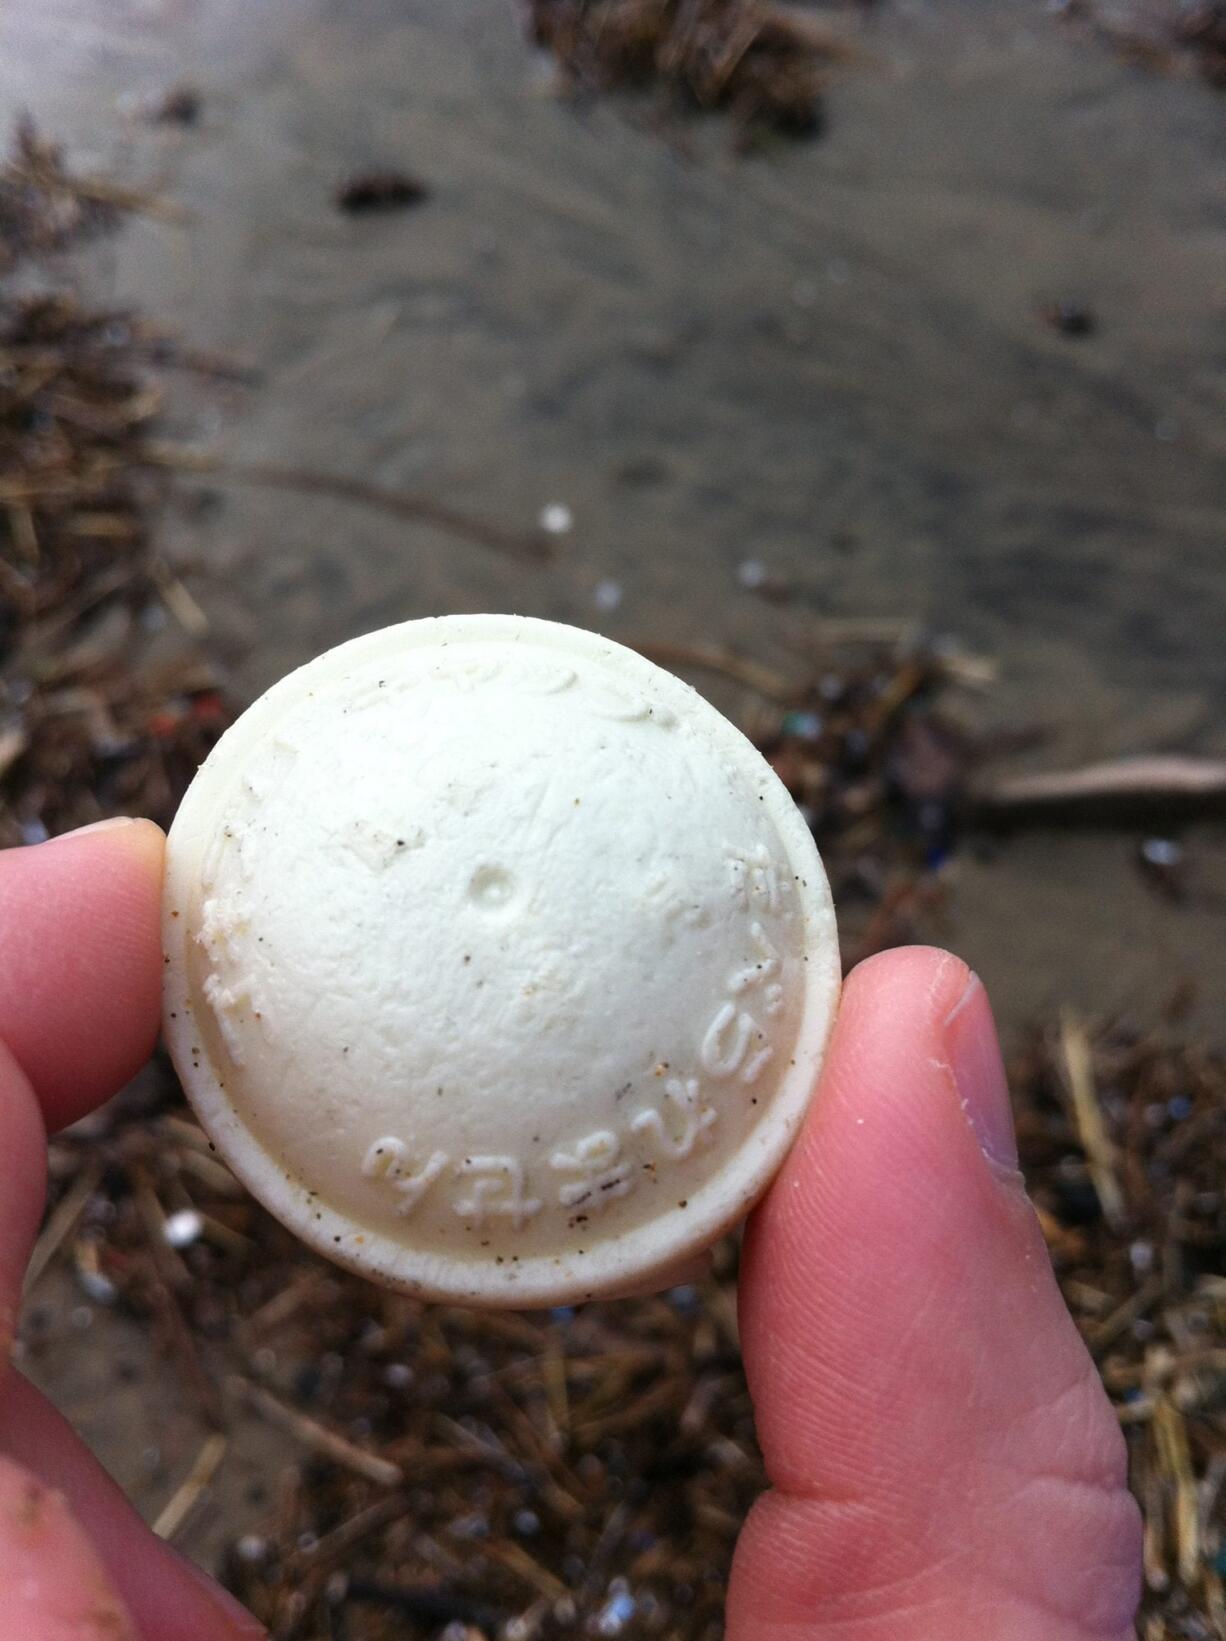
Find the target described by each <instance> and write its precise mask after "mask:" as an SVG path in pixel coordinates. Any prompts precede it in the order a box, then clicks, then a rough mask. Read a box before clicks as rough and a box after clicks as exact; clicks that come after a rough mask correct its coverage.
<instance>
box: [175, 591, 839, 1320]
mask: <svg viewBox="0 0 1226 1641" xmlns="http://www.w3.org/2000/svg"><path fill="white" fill-rule="evenodd" d="M164 930H165V943H166V970H165V973H166V1007H165V1028H166V1037H167V1040H168V1042H169V1045H170V1050H171V1053H172V1055H173V1056H174V1061H175V1064H176V1066H177V1067H178V1070H179V1074H180V1076H181V1077H182V1080H183V1085H184V1087H185V1088H186V1090H187V1093H188V1096H189V1098H190V1099H191V1101H192V1104H193V1105H194V1106H195V1108H196V1111H197V1113H198V1115H199V1117H200V1120H201V1121H202V1123H203V1124H204V1126H205V1128H206V1129H207V1130H208V1133H209V1135H210V1137H211V1138H212V1140H213V1142H214V1143H215V1144H216V1146H217V1149H218V1150H219V1151H220V1153H221V1154H222V1156H223V1157H224V1158H225V1160H226V1161H227V1162H228V1163H229V1164H230V1166H231V1167H232V1168H233V1169H234V1172H235V1173H236V1174H237V1175H238V1176H239V1178H240V1179H242V1180H243V1181H245V1183H246V1184H247V1186H248V1187H249V1188H250V1189H251V1191H252V1192H253V1193H254V1194H255V1195H256V1196H257V1197H258V1198H259V1199H260V1200H261V1201H262V1202H263V1203H264V1204H265V1205H266V1206H267V1207H268V1208H269V1209H271V1211H272V1212H273V1213H274V1214H276V1215H277V1216H278V1218H280V1219H281V1220H282V1221H284V1223H285V1224H286V1225H288V1226H289V1227H290V1228H291V1229H292V1230H294V1231H296V1232H297V1233H298V1235H299V1236H301V1237H302V1238H303V1239H304V1240H305V1241H306V1242H308V1243H310V1244H312V1245H313V1246H314V1247H316V1248H317V1249H319V1251H320V1252H321V1253H325V1254H327V1255H329V1256H330V1257H331V1258H333V1259H336V1260H339V1261H340V1262H341V1263H342V1264H345V1265H348V1266H350V1267H352V1268H353V1269H354V1270H357V1271H359V1272H361V1274H362V1275H364V1276H368V1277H372V1278H375V1279H377V1280H379V1281H382V1282H386V1283H389V1284H391V1285H393V1286H395V1287H398V1288H402V1289H404V1290H406V1291H408V1292H410V1293H414V1294H417V1295H420V1296H422V1297H426V1298H438V1299H446V1300H449V1301H452V1302H456V1303H471V1304H483V1305H504V1306H545V1305H556V1304H563V1303H572V1302H575V1301H578V1300H582V1299H588V1298H593V1297H599V1296H609V1295H613V1294H616V1293H619V1292H622V1291H625V1290H627V1289H630V1288H635V1287H643V1286H649V1285H651V1284H652V1283H653V1282H656V1283H663V1282H666V1281H667V1280H668V1278H669V1275H670V1272H673V1271H675V1270H676V1269H677V1268H678V1267H679V1266H680V1265H681V1264H682V1263H683V1262H684V1261H685V1260H687V1259H689V1258H691V1257H692V1256H693V1255H695V1254H697V1253H698V1252H700V1251H701V1250H702V1249H703V1248H705V1247H706V1246H707V1245H708V1244H710V1243H711V1242H712V1241H713V1240H714V1239H715V1238H716V1237H717V1236H719V1235H720V1234H721V1233H722V1232H723V1231H725V1230H726V1229H728V1228H729V1227H730V1226H731V1225H733V1224H735V1223H736V1222H737V1221H738V1220H739V1219H740V1218H741V1217H742V1216H743V1215H744V1214H745V1212H746V1211H747V1210H748V1208H749V1207H750V1206H751V1205H752V1203H753V1202H754V1200H755V1198H757V1197H758V1196H759V1195H760V1194H761V1192H762V1191H763V1190H764V1189H765V1187H766V1185H767V1184H768V1183H769V1181H770V1179H771V1177H772V1175H773V1174H774V1173H775V1171H776V1169H777V1168H778V1166H779V1164H780V1162H781V1161H782V1159H783V1156H784V1154H785V1152H786V1151H787V1149H788V1146H789V1145H790V1143H791V1141H792V1139H793V1138H794V1136H795V1134H796V1131H797V1128H798V1126H799V1124H800V1121H801V1118H802V1116H803V1114H804V1111H805V1107H806V1105H807V1103H808V1100H809V1097H810V1095H811V1093H812V1091H813V1088H814V1084H815V1082H816V1079H817V1073H818V1070H819V1067H820V1064H821V1060H822V1055H823V1052H824V1049H825V1046H826V1040H827V1037H828V1035H829V1032H830V1027H831V1023H832V1020H833V1016H834V1011H835V1007H836V1004H837V999H838V992H839V960H838V947H837V937H836V932H835V923H834V912H833V908H832V906H831V902H830V892H829V888H828V886H827V883H826V878H825V874H824V873H823V871H822V867H821V862H820V861H819V859H818V855H817V851H816V849H815V847H814V844H813V840H812V838H811V836H810V835H809V832H808V829H807V828H806V826H805V824H804V822H803V820H802V819H801V817H800V815H799V813H798V811H797V810H796V808H795V806H794V804H793V803H792V801H791V799H790V798H789V797H788V795H787V793H786V791H785V790H784V788H783V786H782V785H781V784H780V782H779V781H778V779H777V778H776V776H775V775H774V773H773V772H772V771H771V769H770V768H769V767H768V765H767V764H766V763H765V761H764V760H763V759H762V758H761V756H760V755H759V754H758V753H757V752H756V751H755V750H754V748H753V747H752V746H751V745H750V744H749V742H748V741H747V740H746V739H745V738H744V736H742V735H741V733H740V732H739V731H738V730H737V729H735V728H734V727H733V726H732V725H731V724H730V723H729V722H728V721H727V719H725V718H723V717H722V716H721V715H720V714H719V713H718V712H717V711H716V710H715V709H714V707H712V706H710V705H709V704H708V703H707V702H706V701H705V700H703V698H702V697H701V696H700V695H698V694H697V693H696V692H695V691H694V690H692V689H691V688H690V687H689V686H688V685H686V684H683V683H682V682H681V681H680V680H679V679H677V678H674V677H673V676H672V675H671V674H670V673H667V672H664V671H662V670H661V669H660V668H659V667H656V666H654V665H653V664H652V663H651V662H649V661H646V660H644V659H643V657H642V656H640V655H637V654H635V653H634V652H633V651H631V650H627V649H624V648H622V647H621V646H620V645H617V644H614V643H611V642H610V641H609V640H608V639H605V638H601V637H598V636H596V635H595V634H593V633H588V632H582V631H579V630H577V629H575V628H572V627H564V626H558V625H555V624H553V623H551V622H546V621H532V620H527V619H523V618H520V617H515V616H495V615H489V616H448V617H442V618H439V619H436V620H427V621H412V622H408V623H407V624H405V625H403V626H398V627H389V628H387V629H386V630H384V631H382V632H376V633H371V634H369V635H368V636H367V637H365V638H359V639H355V640H354V641H353V642H352V643H348V644H343V645H342V646H341V647H340V648H339V649H335V650H331V651H329V653H328V654H326V655H323V656H320V657H319V659H318V660H315V661H313V662H311V663H310V664H309V665H308V666H305V667H303V668H301V669H300V670H299V671H298V672H295V673H292V674H291V675H290V676H289V677H287V678H284V679H282V680H281V682H280V683H279V684H276V685H275V686H274V687H273V688H272V689H271V690H269V691H268V693H267V694H266V695H264V696H263V697H262V698H261V699H260V700H259V701H257V702H256V704H255V705H254V706H253V707H251V709H250V710H249V711H248V712H246V713H244V714H243V716H242V717H241V718H240V719H239V720H238V722H237V723H236V724H235V725H234V726H233V728H231V729H230V730H229V731H228V733H227V734H226V735H225V736H224V737H223V738H222V740H221V741H220V742H219V744H218V745H217V747H216V748H215V750H214V751H213V753H212V755H211V756H210V757H209V759H208V761H207V762H206V763H205V764H204V765H203V767H202V768H201V770H200V772H199V774H198V775H197V777H196V779H195V781H194V782H193V783H192V786H191V789H190V790H189V792H188V794H187V796H186V798H185V799H184V801H183V804H182V807H181V808H180V810H179V813H178V817H177V819H176V820H175V823H174V826H173V828H172V830H171V833H170V846H169V866H168V877H167V886H166V899H165V916H164Z"/></svg>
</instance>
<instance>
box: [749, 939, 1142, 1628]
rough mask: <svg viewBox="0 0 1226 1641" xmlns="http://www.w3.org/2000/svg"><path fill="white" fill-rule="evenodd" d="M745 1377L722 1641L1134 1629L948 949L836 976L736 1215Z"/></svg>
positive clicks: (1048, 1290)
mask: <svg viewBox="0 0 1226 1641" xmlns="http://www.w3.org/2000/svg"><path fill="white" fill-rule="evenodd" d="M741 1315H742V1334H743V1343H744V1349H745V1359H746V1368H747V1371H748V1374H749V1382H750V1388H751V1390H752V1392H753V1395H754V1399H755V1405H756V1411H757V1420H758V1431H759V1435H760V1438H761V1442H762V1448H763V1452H764V1454H765V1456H766V1462H767V1468H768V1471H769V1473H770V1476H771V1480H772V1482H773V1483H774V1489H775V1490H774V1491H773V1492H772V1493H769V1494H767V1495H766V1497H765V1498H764V1499H762V1500H760V1501H759V1503H758V1505H757V1506H756V1507H755V1509H754V1511H753V1513H752V1515H751V1516H750V1519H749V1522H748V1524H747V1525H746V1528H745V1531H744V1533H743V1534H742V1537H741V1542H740V1545H739V1546H738V1549H737V1557H736V1563H735V1568H734V1573H733V1582H732V1587H731V1590H730V1592H729V1628H728V1636H729V1641H776V1638H779V1641H781V1638H783V1637H785V1636H786V1637H787V1641H887V1638H888V1641H901V1638H903V1637H906V1638H907V1641H972V1638H974V1641H1125V1638H1126V1637H1131V1636H1132V1633H1133V1632H1132V1628H1131V1623H1132V1616H1133V1612H1134V1610H1135V1606H1136V1600H1137V1594H1138V1575H1139V1563H1140V1549H1139V1523H1138V1515H1137V1511H1136V1507H1135V1505H1134V1503H1133V1501H1132V1500H1131V1498H1130V1497H1129V1495H1128V1494H1127V1492H1126V1490H1125V1485H1124V1446H1123V1440H1122V1437H1121V1434H1120V1431H1119V1428H1118V1425H1117V1423H1116V1420H1115V1418H1114V1416H1113V1414H1112V1411H1111V1408H1110V1405H1109V1403H1108V1401H1107V1398H1106V1396H1105V1394H1104V1392H1103V1390H1102V1387H1101V1385H1100V1383H1099V1380H1098V1377H1097V1375H1096V1373H1095V1371H1094V1367H1093V1364H1092V1362H1091V1361H1090V1358H1089V1356H1088V1354H1087V1352H1086V1350H1085V1348H1084V1346H1083V1345H1082V1343H1081V1340H1080V1338H1079V1337H1078V1335H1077V1332H1076V1329H1075V1328H1074V1327H1073V1324H1072V1321H1071V1320H1070V1318H1069V1316H1068V1313H1067V1311H1066V1310H1065V1308H1064V1304H1063V1301H1062V1300H1061V1297H1060V1293H1059V1290H1058V1288H1057V1286H1056V1283H1055V1279H1054V1277H1053V1275H1052V1271H1051V1266H1050V1263H1049V1261H1048V1258H1047V1251H1046V1248H1045V1247H1044V1244H1043V1239H1042V1235H1041V1232H1040V1230H1039V1227H1038V1224H1037V1221H1036V1219H1035V1216H1034V1213H1033V1211H1032V1210H1031V1207H1030V1205H1029V1202H1028V1201H1027V1198H1026V1196H1025V1192H1024V1189H1023V1185H1022V1181H1021V1176H1020V1174H1018V1172H1017V1167H1016V1151H1015V1148H1014V1140H1013V1130H1012V1123H1011V1120H1010V1115H1009V1104H1008V1092H1007V1089H1006V1086H1005V1078H1004V1070H1003V1067H1002V1065H1001V1059H1000V1052H999V1049H998V1047H997V1044H996V1032H995V1027H994V1025H993V1021H992V1014H991V1009H990V1007H989V1005H988V1001H987V997H986V994H985V993H984V991H983V988H982V986H981V985H980V983H979V981H978V980H977V979H976V977H975V976H974V975H973V974H971V973H970V971H969V970H968V969H967V968H966V966H965V965H964V964H963V963H961V962H959V961H958V960H957V959H956V958H953V957H950V956H948V955H946V954H944V953H941V952H935V951H930V950H927V949H924V948H913V949H909V950H903V951H895V952H889V953H885V954H883V955H882V956H880V957H877V958H873V959H871V960H870V961H869V962H868V963H865V964H862V965H861V966H860V968H859V969H857V970H856V971H855V972H854V973H853V974H852V975H851V977H850V979H849V980H848V983H847V987H846V989H845V992H844V1001H843V1004H842V1008H841V1010H840V1014H839V1019H838V1023H837V1025H836V1028H835V1033H834V1037H833V1040H832V1043H831V1049H830V1054H829V1056H828V1060H827V1064H826V1069H825V1072H824V1074H823V1079H822V1085H821V1087H820V1089H819V1091H818V1095H817V1099H816V1100H815V1102H814V1106H813V1109H812V1112H811V1114H810V1117H809V1120H808V1122H807V1124H806V1127H805V1130H804V1132H803V1133H802V1135H801V1138H800V1140H799V1142H798V1143H797V1145H796V1147H795V1149H794V1150H793V1152H792V1154H791V1156H790V1157H789V1159H788V1161H787V1163H786V1165H785V1167H784V1169H783V1171H782V1173H781V1174H780V1176H779V1178H778V1180H777V1181H776V1182H775V1185H774V1186H773V1187H772V1189H771V1192H770V1194H769V1196H768V1197H767V1199H766V1200H765V1202H764V1203H763V1205H762V1207H761V1208H760V1209H759V1210H758V1212H757V1214H756V1215H755V1217H754V1220H753V1222H752V1224H751V1227H750V1232H749V1236H748V1239H747V1243H746V1251H745V1261H744V1265H743V1276H742V1291H741Z"/></svg>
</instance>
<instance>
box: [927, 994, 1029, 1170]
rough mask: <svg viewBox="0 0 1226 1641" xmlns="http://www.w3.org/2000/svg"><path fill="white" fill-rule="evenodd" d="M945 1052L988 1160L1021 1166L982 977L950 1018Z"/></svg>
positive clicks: (1008, 1166) (959, 1001) (1008, 1165)
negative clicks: (1018, 1163)
mask: <svg viewBox="0 0 1226 1641" xmlns="http://www.w3.org/2000/svg"><path fill="white" fill-rule="evenodd" d="M945 1052H946V1054H947V1055H948V1057H949V1064H950V1066H951V1068H952V1070H953V1074H954V1082H955V1084H956V1085H957V1089H958V1094H959V1096H960V1098H961V1100H962V1109H963V1110H964V1111H965V1112H966V1120H967V1121H968V1122H969V1123H970V1125H971V1127H972V1128H973V1129H974V1131H975V1138H976V1139H977V1140H978V1141H979V1145H980V1148H981V1149H982V1151H983V1154H984V1156H985V1157H987V1159H988V1160H989V1162H994V1163H996V1164H997V1166H998V1167H1001V1168H1007V1169H1009V1170H1011V1171H1012V1170H1016V1168H1017V1136H1016V1134H1015V1133H1014V1130H1013V1110H1012V1107H1011V1106H1010V1104H1009V1085H1008V1083H1007V1082H1006V1081H1005V1065H1004V1061H1003V1060H1002V1059H1001V1054H1000V1041H999V1039H998V1038H997V1035H996V1021H995V1020H994V1019H993V1018H992V1005H991V1004H990V1003H989V1002H988V994H987V992H986V991H985V990H984V988H983V984H982V982H981V981H980V979H979V976H978V975H975V974H972V975H971V978H970V980H969V982H968V983H967V987H966V990H965V991H964V992H963V993H962V996H961V997H960V998H959V999H958V1002H957V1003H956V1004H955V1006H954V1008H953V1009H952V1010H951V1012H950V1014H949V1017H948V1018H947V1020H946V1021H945Z"/></svg>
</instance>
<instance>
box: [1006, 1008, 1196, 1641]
mask: <svg viewBox="0 0 1226 1641" xmlns="http://www.w3.org/2000/svg"><path fill="white" fill-rule="evenodd" d="M1010 1070H1011V1081H1012V1084H1013V1088H1014V1091H1015V1106H1016V1110H1017V1117H1018V1137H1019V1143H1020V1146H1021V1152H1022V1161H1023V1165H1024V1167H1025V1170H1026V1175H1027V1180H1028V1183H1029V1186H1030V1190H1031V1193H1032V1195H1033V1197H1034V1200H1035V1203H1036V1205H1037V1207H1038V1209H1039V1213H1040V1217H1041V1219H1042V1221H1043V1228H1044V1231H1045V1233H1046V1236H1047V1241H1048V1246H1049V1248H1050V1251H1051V1254H1052V1258H1053V1261H1054V1263H1055V1267H1056V1273H1057V1275H1058V1277H1059V1279H1060V1283H1061V1287H1062V1289H1063V1291H1064V1295H1065V1298H1066V1299H1067V1301H1068V1303H1069V1307H1070V1309H1071V1310H1072V1313H1073V1316H1074V1318H1075V1320H1076V1322H1077V1324H1078V1327H1079V1328H1080V1329H1081V1332H1082V1335H1083V1337H1084V1338H1085V1340H1086V1343H1087V1344H1088V1346H1089V1347H1090V1350H1091V1352H1092V1354H1093V1356H1094V1359H1095V1362H1096V1363H1097V1365H1098V1368H1099V1371H1100V1372H1101V1374H1102V1376H1103V1381H1104V1383H1105V1384H1106V1386H1107V1390H1108V1392H1109V1393H1110V1395H1111V1397H1112V1400H1113V1401H1114V1402H1115V1404H1116V1407H1117V1411H1118V1413H1119V1417H1120V1420H1121V1423H1122V1425H1123V1428H1124V1432H1125V1435H1126V1436H1127V1439H1128V1447H1129V1455H1130V1465H1131V1483H1132V1488H1133V1491H1134V1492H1135V1494H1136V1496H1137V1498H1138V1499H1139V1500H1140V1502H1141V1505H1142V1508H1143V1510H1144V1511H1145V1516H1146V1558H1145V1559H1146V1567H1145V1571H1146V1594H1145V1601H1144V1607H1143V1618H1142V1624H1141V1635H1142V1637H1143V1641H1176V1638H1179V1641H1192V1638H1195V1641H1204V1638H1208V1637H1216V1636H1220V1635H1222V1634H1224V1633H1226V1627H1224V1621H1226V1602H1224V1600H1223V1589H1222V1575H1223V1571H1224V1570H1226V1499H1224V1498H1223V1495H1222V1484H1223V1481H1224V1480H1226V1414H1224V1412H1223V1409H1224V1408H1226V1281H1224V1280H1223V1277H1222V1275H1221V1273H1222V1270H1223V1268H1224V1261H1226V1192H1224V1191H1223V1188H1222V1181H1223V1179H1224V1178H1226V1058H1224V1057H1223V1056H1222V1055H1220V1054H1215V1053H1211V1052H1210V1051H1208V1050H1207V1049H1206V1048H1204V1047H1203V1046H1201V1045H1199V1044H1196V1043H1188V1042H1181V1041H1180V1040H1179V1038H1178V1037H1177V1035H1175V1034H1174V1030H1173V1028H1172V1027H1171V1026H1169V1025H1167V1026H1164V1027H1163V1029H1161V1030H1156V1031H1151V1032H1142V1031H1139V1030H1138V1029H1136V1028H1135V1027H1132V1026H1129V1025H1128V1024H1126V1023H1124V1022H1109V1023H1106V1024H1103V1025H1101V1026H1100V1027H1098V1029H1096V1030H1093V1031H1091V1030H1089V1029H1088V1028H1087V1027H1086V1026H1084V1025H1083V1024H1082V1023H1080V1022H1078V1021H1077V1020H1075V1019H1072V1018H1070V1017H1066V1018H1065V1019H1064V1020H1063V1021H1061V1022H1058V1023H1056V1024H1054V1025H1053V1026H1052V1027H1051V1028H1049V1029H1047V1030H1045V1031H1036V1032H1035V1033H1034V1034H1033V1035H1032V1037H1031V1038H1030V1040H1029V1041H1028V1042H1027V1043H1026V1044H1025V1045H1024V1047H1023V1048H1022V1049H1021V1050H1020V1051H1019V1053H1018V1054H1017V1055H1016V1056H1015V1058H1014V1061H1013V1064H1012V1065H1011V1068H1010Z"/></svg>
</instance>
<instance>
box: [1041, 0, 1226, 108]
mask: <svg viewBox="0 0 1226 1641" xmlns="http://www.w3.org/2000/svg"><path fill="white" fill-rule="evenodd" d="M1055 9H1056V10H1057V11H1058V12H1059V14H1060V15H1061V16H1062V17H1063V18H1065V19H1067V20H1068V21H1069V22H1070V23H1072V24H1073V25H1074V26H1078V27H1080V28H1081V29H1082V30H1083V31H1084V32H1088V33H1090V34H1091V35H1093V36H1097V37H1098V38H1099V39H1102V40H1104V41H1106V42H1107V44H1109V45H1110V46H1112V47H1113V48H1114V49H1115V51H1116V52H1118V54H1119V55H1120V56H1121V57H1122V58H1124V60H1125V61H1126V62H1129V63H1135V64H1137V65H1138V66H1140V67H1142V68H1148V69H1152V70H1155V71H1157V72H1159V73H1164V74H1170V73H1179V72H1194V73H1196V74H1198V75H1199V76H1200V78H1201V79H1202V80H1205V81H1206V82H1207V83H1208V84H1209V85H1211V86H1215V87H1216V88H1217V89H1218V90H1226V0H1123V3H1115V4H1109V3H1106V0H1064V3H1063V4H1062V5H1058V6H1057V7H1056V8H1055Z"/></svg>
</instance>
